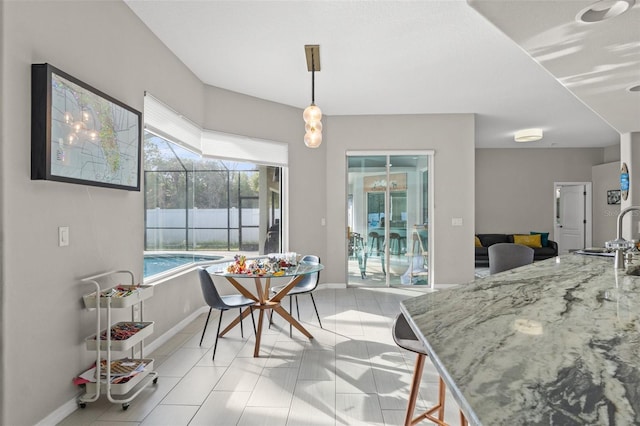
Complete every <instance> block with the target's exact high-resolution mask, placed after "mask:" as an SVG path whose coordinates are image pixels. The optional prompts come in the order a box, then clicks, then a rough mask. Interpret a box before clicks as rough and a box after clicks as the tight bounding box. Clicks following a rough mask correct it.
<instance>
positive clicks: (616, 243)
mask: <svg viewBox="0 0 640 426" xmlns="http://www.w3.org/2000/svg"><path fill="white" fill-rule="evenodd" d="M634 210H637V211H640V206H631V207H627V208H626V209H624V210H622V211H621V212H620V214H619V215H618V229H617V231H618V238H616V239H615V240H612V241H607V242H606V244H605V246H606V247H607V248H610V249H613V250H615V252H616V257H615V265H616V268H617V269H624V267H625V266H624V258H625V256H624V254H625V251H627V250H628V249H631V248H633V247H634V243H633V241H627V240H625V239H624V238H622V219H623V218H624V217H625V215H626V214H627V213H629V212H631V211H634Z"/></svg>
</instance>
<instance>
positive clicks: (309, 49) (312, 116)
mask: <svg viewBox="0 0 640 426" xmlns="http://www.w3.org/2000/svg"><path fill="white" fill-rule="evenodd" d="M304 51H305V55H306V57H307V69H308V70H309V71H311V105H309V106H308V107H307V108H305V110H304V113H302V118H304V123H305V124H304V130H305V132H306V133H305V134H304V144H305V145H306V146H308V147H309V148H317V147H319V146H320V144H321V143H322V121H320V120H322V111H320V108H318V107H317V106H316V104H315V72H316V71H320V46H319V45H317V44H307V45H305V46H304Z"/></svg>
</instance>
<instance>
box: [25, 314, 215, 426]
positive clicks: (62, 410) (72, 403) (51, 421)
mask: <svg viewBox="0 0 640 426" xmlns="http://www.w3.org/2000/svg"><path fill="white" fill-rule="evenodd" d="M208 311H209V307H208V306H203V307H202V308H200V309H198V310H196V311H195V312H193V313H191V315H189V316H188V317H187V318H185V319H183V320H182V321H180V322H179V323H178V324H176V325H174V326H173V327H171V328H170V329H169V330H168V331H167V332H166V333H164V334H163V335H162V336H160V337H158V338H157V339H156V340H154V341H153V342H151V343H150V344H149V345H146V346H145V347H144V349H145V354H147V353H151V352H153V351H155V350H156V349H158V348H159V347H160V346H162V345H164V344H165V343H166V342H168V341H169V340H170V339H171V338H172V337H173V336H175V335H176V334H178V333H180V332H181V331H182V330H183V329H184V328H185V327H186V326H187V325H189V324H191V322H193V320H195V319H196V318H197V317H198V316H200V314H202V313H203V312H208ZM80 395H82V393H79V394H78V395H77V396H76V397H75V398H73V399H71V400H69V401H67V402H65V403H64V404H62V405H61V406H60V407H58V408H57V409H56V410H55V411H53V412H51V414H49V415H48V416H47V417H45V418H44V419H42V420H40V421H39V422H38V423H36V426H52V425H57V424H58V423H60V422H61V421H63V420H64V419H65V418H66V417H68V416H69V415H71V414H72V413H73V412H74V411H76V410H77V409H78V408H79V407H78V397H79V396H80ZM89 404H90V403H89Z"/></svg>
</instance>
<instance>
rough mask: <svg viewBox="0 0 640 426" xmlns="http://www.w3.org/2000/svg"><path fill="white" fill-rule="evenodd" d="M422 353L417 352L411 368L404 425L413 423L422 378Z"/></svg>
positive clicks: (423, 356) (407, 425)
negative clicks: (411, 373) (414, 362)
mask: <svg viewBox="0 0 640 426" xmlns="http://www.w3.org/2000/svg"><path fill="white" fill-rule="evenodd" d="M425 358H426V356H425V355H424V354H418V358H417V359H416V365H415V367H414V369H413V378H412V380H411V390H410V391H409V405H407V414H406V416H405V418H404V426H411V425H413V424H414V423H413V412H414V410H415V409H416V400H417V399H418V390H419V389H420V380H421V379H422V370H423V369H424V359H425Z"/></svg>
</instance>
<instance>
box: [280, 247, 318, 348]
mask: <svg viewBox="0 0 640 426" xmlns="http://www.w3.org/2000/svg"><path fill="white" fill-rule="evenodd" d="M301 261H302V262H307V263H313V264H319V263H320V257H318V256H316V255H313V254H308V255H306V256H303V257H302V259H301ZM319 282H320V271H318V272H313V273H311V274H307V275H305V276H304V277H303V278H302V280H301V281H300V282H299V283H298V284H296V286H295V287H293V288H292V289H291V290H290V291H289V293H287V296H289V313H290V314H293V300H292V297H293V296H295V298H296V311H297V312H298V321H300V306H299V305H298V295H300V294H309V296H311V302H312V303H313V309H315V311H316V317H317V318H318V324H320V328H322V321H320V314H319V313H318V306H317V305H316V300H315V298H314V297H313V291H314V290H315V289H316V288H318V283H319ZM280 289H282V286H280V287H272V288H271V292H272V293H277V292H278V291H280ZM272 323H273V312H272V313H271V317H270V320H269V325H271V324H272ZM292 333H293V330H292V328H291V324H289V336H291V335H292Z"/></svg>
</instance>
